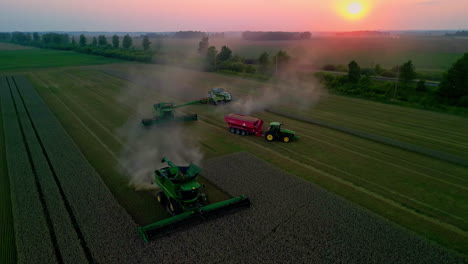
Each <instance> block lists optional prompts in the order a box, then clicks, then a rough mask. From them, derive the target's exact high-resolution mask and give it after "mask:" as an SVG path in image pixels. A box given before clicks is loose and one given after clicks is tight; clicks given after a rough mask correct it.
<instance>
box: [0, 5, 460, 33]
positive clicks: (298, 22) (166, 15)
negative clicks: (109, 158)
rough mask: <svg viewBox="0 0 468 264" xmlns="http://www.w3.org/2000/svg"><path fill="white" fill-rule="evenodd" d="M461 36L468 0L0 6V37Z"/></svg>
mask: <svg viewBox="0 0 468 264" xmlns="http://www.w3.org/2000/svg"><path fill="white" fill-rule="evenodd" d="M418 29H419V30H428V29H468V0H440V1H437V0H436V1H430V0H429V1H424V0H361V1H360V0H355V1H354V0H329V1H323V0H288V1H285V0H235V1H228V0H172V1H160V0H134V1H128V0H1V1H0V31H14V30H18V31H59V30H63V31H81V30H86V31H179V30H200V31H243V30H264V31H266V30H278V31H348V30H418Z"/></svg>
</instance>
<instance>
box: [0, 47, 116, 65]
mask: <svg viewBox="0 0 468 264" xmlns="http://www.w3.org/2000/svg"><path fill="white" fill-rule="evenodd" d="M15 47H18V49H14V48H15ZM116 62H118V63H122V61H121V60H116V59H112V58H105V57H100V56H93V55H87V54H82V53H77V52H70V51H60V50H46V49H33V48H23V47H22V46H17V45H12V44H4V43H0V71H13V70H15V71H18V70H25V69H37V68H51V67H64V66H76V65H95V64H106V63H116Z"/></svg>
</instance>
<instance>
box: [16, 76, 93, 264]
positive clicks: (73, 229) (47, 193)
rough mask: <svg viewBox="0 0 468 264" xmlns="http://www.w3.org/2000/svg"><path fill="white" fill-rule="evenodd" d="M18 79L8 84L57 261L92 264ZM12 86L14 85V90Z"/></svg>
mask: <svg viewBox="0 0 468 264" xmlns="http://www.w3.org/2000/svg"><path fill="white" fill-rule="evenodd" d="M18 79H19V78H17V77H15V78H14V79H13V83H14V85H12V84H10V88H11V89H12V90H13V97H14V100H15V102H16V106H17V109H18V114H19V116H20V121H21V124H22V127H23V131H24V134H25V137H26V142H27V146H28V147H29V151H30V153H31V155H32V158H33V159H32V163H33V165H34V166H33V169H34V170H35V171H36V173H37V175H38V179H39V183H40V188H41V189H42V193H43V197H44V200H45V203H46V205H47V208H48V213H49V217H50V219H51V223H52V226H53V229H54V233H55V234H56V235H55V237H56V243H57V247H58V250H59V252H60V259H59V260H58V262H64V263H70V262H73V261H78V262H81V263H86V262H92V261H91V260H92V259H91V256H90V253H89V250H88V248H87V245H86V242H85V241H84V240H83V236H82V234H81V231H80V229H79V227H78V224H77V223H76V218H75V216H74V213H73V212H72V210H71V208H70V203H69V201H68V199H67V197H65V194H64V193H63V188H62V185H61V183H60V179H59V178H58V176H57V173H56V172H55V170H54V168H53V167H52V165H51V164H50V159H49V156H48V154H47V151H46V149H45V148H44V146H43V143H42V141H41V139H40V138H39V136H38V134H37V127H36V125H35V122H34V120H33V119H32V118H31V115H30V110H28V109H27V106H26V104H25V102H24V100H23V97H22V95H21V93H20V91H19V89H20V88H19V86H21V85H22V82H21V79H19V80H18ZM17 80H18V81H17ZM13 86H16V88H14V87H13Z"/></svg>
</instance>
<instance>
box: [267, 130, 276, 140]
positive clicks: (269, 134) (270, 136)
mask: <svg viewBox="0 0 468 264" xmlns="http://www.w3.org/2000/svg"><path fill="white" fill-rule="evenodd" d="M265 140H266V141H269V142H272V141H273V140H275V136H274V135H273V133H271V132H266V134H265Z"/></svg>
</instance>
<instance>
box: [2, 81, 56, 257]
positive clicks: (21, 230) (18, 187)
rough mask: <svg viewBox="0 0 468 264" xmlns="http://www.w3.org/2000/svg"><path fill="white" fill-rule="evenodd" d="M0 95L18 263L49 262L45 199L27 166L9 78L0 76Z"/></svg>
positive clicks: (28, 157)
mask: <svg viewBox="0 0 468 264" xmlns="http://www.w3.org/2000/svg"><path fill="white" fill-rule="evenodd" d="M0 81H1V83H0V95H1V104H2V117H3V122H4V126H3V128H4V135H5V152H6V153H7V155H6V160H7V166H8V175H9V178H10V191H11V202H12V211H13V219H14V229H15V233H16V249H17V258H18V262H19V263H50V262H54V260H55V259H56V256H55V252H54V245H53V242H52V237H51V234H50V231H51V230H50V225H48V219H47V216H46V215H47V210H46V205H45V202H44V201H43V199H42V197H41V190H40V189H39V188H38V179H37V177H35V175H34V171H33V168H32V167H31V163H30V161H31V155H30V153H29V152H28V149H27V146H26V144H25V141H24V133H23V131H22V128H21V124H20V123H19V119H18V113H17V111H16V107H15V103H14V101H13V96H12V93H11V89H10V85H11V84H12V83H13V80H12V79H11V78H5V77H4V78H1V80H0Z"/></svg>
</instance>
